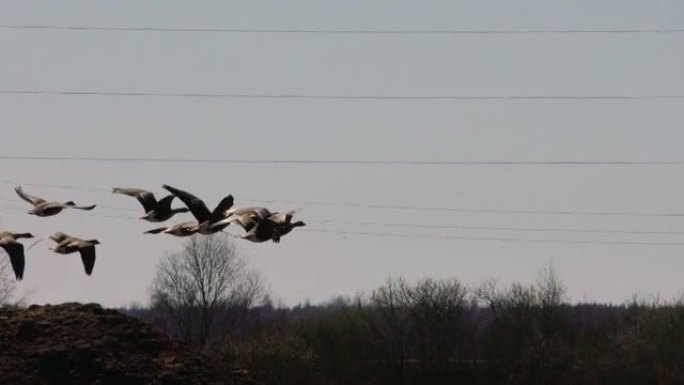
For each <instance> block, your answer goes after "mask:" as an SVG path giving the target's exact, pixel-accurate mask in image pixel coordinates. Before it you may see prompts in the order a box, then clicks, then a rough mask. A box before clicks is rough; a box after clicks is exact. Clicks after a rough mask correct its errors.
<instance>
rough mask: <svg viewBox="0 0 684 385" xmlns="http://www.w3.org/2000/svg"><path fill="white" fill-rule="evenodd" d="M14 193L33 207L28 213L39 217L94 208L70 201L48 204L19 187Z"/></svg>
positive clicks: (93, 206)
mask: <svg viewBox="0 0 684 385" xmlns="http://www.w3.org/2000/svg"><path fill="white" fill-rule="evenodd" d="M14 191H16V192H17V195H19V197H20V198H21V199H23V200H25V201H26V202H28V203H30V204H32V205H33V208H32V209H31V210H29V212H28V213H29V214H31V215H36V216H39V217H49V216H52V215H57V214H59V213H60V212H62V210H64V209H79V210H92V209H94V208H95V206H96V205H92V206H76V203H74V202H72V201H69V202H66V203H59V202H49V201H47V200H45V199H43V198H38V197H35V196H32V195H28V194H26V193H24V190H23V189H22V188H21V186H17V187H16V188H15V189H14Z"/></svg>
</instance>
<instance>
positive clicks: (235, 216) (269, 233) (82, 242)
mask: <svg viewBox="0 0 684 385" xmlns="http://www.w3.org/2000/svg"><path fill="white" fill-rule="evenodd" d="M162 187H163V188H164V189H166V190H167V191H169V192H170V194H169V195H167V196H165V197H164V198H162V199H160V200H157V199H156V198H155V196H154V193H152V192H151V191H148V190H144V189H139V188H118V187H117V188H114V189H112V192H113V193H115V194H123V195H127V196H130V197H133V198H136V199H137V200H138V202H140V204H141V205H142V207H143V209H144V210H145V214H144V215H143V216H142V217H140V219H142V220H145V221H148V222H164V221H167V220H169V219H171V218H172V217H173V216H174V215H176V214H181V213H187V212H190V213H191V214H192V216H193V217H195V221H188V222H181V223H177V224H174V225H171V226H164V227H159V228H155V229H151V230H148V231H145V232H144V234H160V233H163V234H171V235H174V236H177V237H187V236H191V235H193V234H204V235H208V234H214V233H218V232H224V233H226V234H229V235H231V236H234V237H238V238H242V239H246V240H248V241H251V242H267V241H273V242H275V243H278V242H280V238H281V237H282V236H284V235H286V234H288V233H289V232H291V231H292V230H293V229H294V228H295V227H300V226H306V224H305V223H304V222H302V221H293V220H292V219H293V217H294V214H295V213H296V212H297V211H298V210H293V211H289V212H286V213H278V212H272V211H270V210H268V209H267V208H265V207H246V208H241V209H233V196H232V195H228V196H227V197H225V198H223V199H222V200H221V201H220V202H219V204H218V205H216V207H215V208H214V209H213V210H209V208H208V207H207V205H206V204H205V203H204V201H202V200H201V199H199V198H197V197H196V196H194V195H192V194H190V193H189V192H187V191H184V190H181V189H178V188H175V187H172V186H169V185H163V186H162ZM14 190H15V191H16V193H17V195H19V197H20V198H21V199H23V200H25V201H26V202H28V203H30V204H31V206H32V208H31V210H29V211H28V214H30V215H35V216H38V217H49V216H53V215H57V214H59V213H60V212H62V211H63V210H65V209H77V210H87V211H89V210H92V209H94V208H95V206H96V205H90V206H79V205H77V204H76V203H74V202H72V201H68V202H65V203H59V202H53V201H48V200H46V199H43V198H39V197H36V196H32V195H28V194H26V193H25V192H24V190H23V189H22V188H21V186H18V187H16V188H15V189H14ZM175 198H178V199H180V200H181V201H182V202H183V204H185V206H186V207H177V208H173V207H171V203H172V202H173V200H174V199H175ZM230 224H237V225H239V226H240V227H242V228H243V229H244V230H245V233H244V234H240V235H234V234H231V233H228V232H226V231H224V229H225V228H226V227H227V226H228V225H230ZM22 238H26V239H30V238H34V236H33V234H31V233H14V232H10V231H0V247H2V249H4V250H5V252H6V253H7V255H9V258H10V263H11V265H12V269H13V270H14V274H15V276H16V279H17V280H18V281H20V280H22V279H23V277H24V266H25V263H26V262H25V258H24V245H23V244H22V243H20V242H19V240H20V239H22ZM46 239H51V240H53V241H54V242H55V243H56V245H55V246H54V247H50V248H49V249H50V250H52V251H54V252H55V253H58V254H72V253H75V252H79V254H80V255H81V261H82V262H83V267H84V269H85V273H86V275H91V274H92V272H93V267H94V266H95V246H96V245H98V244H100V242H99V241H98V240H97V239H81V238H77V237H74V236H71V235H68V234H65V233H62V232H56V233H54V234H52V235H49V236H47V237H45V238H42V239H39V240H38V241H36V242H34V243H33V244H31V245H30V246H29V247H28V248H27V249H26V250H28V249H30V248H31V247H33V246H35V245H36V244H38V243H40V242H42V241H43V240H46Z"/></svg>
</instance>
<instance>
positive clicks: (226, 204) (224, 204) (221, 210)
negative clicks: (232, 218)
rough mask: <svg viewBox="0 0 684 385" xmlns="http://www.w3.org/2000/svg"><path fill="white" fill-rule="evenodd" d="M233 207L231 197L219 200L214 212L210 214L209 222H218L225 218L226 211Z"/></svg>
mask: <svg viewBox="0 0 684 385" xmlns="http://www.w3.org/2000/svg"><path fill="white" fill-rule="evenodd" d="M231 207H233V196H232V195H228V196H227V197H225V198H223V199H221V202H219V204H218V205H216V208H215V209H214V212H212V213H211V221H212V222H214V221H218V220H220V219H222V218H224V217H225V216H226V214H225V213H226V211H228V210H229V209H230V208H231Z"/></svg>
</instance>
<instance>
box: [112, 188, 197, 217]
mask: <svg viewBox="0 0 684 385" xmlns="http://www.w3.org/2000/svg"><path fill="white" fill-rule="evenodd" d="M112 192H113V193H115V194H123V195H128V196H131V197H134V198H136V199H137V200H138V202H140V204H141V205H142V206H143V209H144V210H145V215H143V216H142V217H140V219H144V220H146V221H148V222H164V221H166V220H168V219H170V218H171V217H172V216H174V215H176V214H179V213H187V212H188V211H190V210H188V209H187V208H185V207H181V208H175V209H174V208H171V202H172V201H173V199H174V198H175V197H176V196H175V195H173V194H169V195H167V196H165V197H164V198H162V199H160V200H159V201H157V199H156V198H155V197H154V194H153V193H152V192H150V191H147V190H143V189H139V188H120V187H116V188H114V189H112Z"/></svg>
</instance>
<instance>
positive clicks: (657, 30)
mask: <svg viewBox="0 0 684 385" xmlns="http://www.w3.org/2000/svg"><path fill="white" fill-rule="evenodd" d="M0 29H14V30H47V31H110V32H192V33H241V34H242V33H245V34H337V35H552V34H554V35H555V34H674V33H682V32H684V28H626V29H619V28H615V29H610V28H609V29H594V28H589V29H439V30H436V29H307V28H202V27H189V28H173V27H170V28H165V27H116V26H109V27H108V26H90V25H48V24H14V25H1V26H0Z"/></svg>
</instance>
